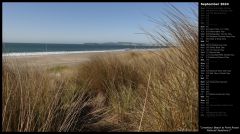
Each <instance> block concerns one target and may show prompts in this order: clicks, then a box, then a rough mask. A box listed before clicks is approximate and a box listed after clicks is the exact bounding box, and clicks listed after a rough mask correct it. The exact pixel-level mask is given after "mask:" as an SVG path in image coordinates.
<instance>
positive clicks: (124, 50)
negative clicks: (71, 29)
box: [2, 49, 159, 57]
mask: <svg viewBox="0 0 240 134" xmlns="http://www.w3.org/2000/svg"><path fill="white" fill-rule="evenodd" d="M154 50H159V49H117V50H99V51H95V50H94V51H52V52H12V53H2V56H3V57H12V56H14V57H17V56H44V55H65V54H84V53H107V52H129V51H130V52H132V51H133V52H136V51H154Z"/></svg>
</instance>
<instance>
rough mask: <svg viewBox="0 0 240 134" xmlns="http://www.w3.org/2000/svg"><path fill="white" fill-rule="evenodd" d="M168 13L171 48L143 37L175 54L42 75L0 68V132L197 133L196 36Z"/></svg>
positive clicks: (108, 60) (118, 58)
mask: <svg viewBox="0 0 240 134" xmlns="http://www.w3.org/2000/svg"><path fill="white" fill-rule="evenodd" d="M174 11H176V12H175V13H174V14H173V15H172V16H171V17H170V18H169V19H170V20H171V21H170V22H171V23H170V24H168V25H166V26H164V28H167V29H168V30H169V32H170V33H171V35H172V36H171V39H172V40H169V39H168V38H167V37H165V36H164V35H162V34H159V33H148V32H145V33H146V34H147V35H148V36H150V37H152V38H153V40H155V41H156V43H157V44H158V45H162V44H165V45H166V44H167V45H169V46H173V47H169V48H165V49H162V50H160V51H147V52H126V53H121V54H114V53H113V54H106V55H101V56H98V55H95V56H92V57H91V58H90V59H89V60H87V61H85V62H82V63H81V64H80V65H77V66H71V67H69V66H64V65H58V66H54V67H51V68H47V69H46V68H41V67H39V66H18V64H16V62H10V61H11V60H3V71H2V73H3V74H2V83H3V86H2V88H3V91H2V131H57V132H75V131H197V130H198V29H197V24H195V23H194V22H191V21H188V20H187V18H185V17H184V16H183V15H181V13H179V11H177V10H174ZM52 74H59V75H52Z"/></svg>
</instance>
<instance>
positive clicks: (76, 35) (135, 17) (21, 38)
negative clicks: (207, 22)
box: [3, 2, 198, 43]
mask: <svg viewBox="0 0 240 134" xmlns="http://www.w3.org/2000/svg"><path fill="white" fill-rule="evenodd" d="M171 4H173V5H174V6H176V7H177V8H179V9H180V10H182V11H183V12H184V13H186V14H188V15H189V16H190V17H193V16H191V14H190V11H191V10H190V8H192V9H194V10H198V9H197V6H196V5H194V4H193V3H183V2H182V3H171ZM169 7H170V6H169V3H164V2H163V3H160V2H158V3H157V2H155V3H153V2H152V3H146V2H145V3H3V42H29V43H33V42H38V43H86V42H99V43H102V42H118V41H124V42H125V41H126V42H139V43H149V42H150V40H149V39H148V38H147V37H146V35H143V34H136V33H141V32H142V31H141V27H143V28H144V29H146V30H149V31H151V30H153V29H154V26H155V24H154V23H152V22H150V21H149V19H148V18H147V17H146V16H145V15H149V16H152V17H154V18H158V19H159V20H164V19H165V18H164V13H166V11H167V10H169Z"/></svg>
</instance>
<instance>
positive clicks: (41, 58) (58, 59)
mask: <svg viewBox="0 0 240 134" xmlns="http://www.w3.org/2000/svg"><path fill="white" fill-rule="evenodd" d="M155 50H157V49H155ZM155 50H154V51H155ZM147 51H152V50H149V49H143V50H126V51H107V52H106V51H105V52H95V51H94V52H93V51H92V52H84V53H61V54H48V55H20V56H3V58H4V59H5V61H6V62H8V63H16V64H18V65H24V64H28V65H37V66H42V65H43V66H55V65H67V66H72V65H79V64H81V63H83V62H86V61H89V60H90V59H91V57H93V56H103V55H108V54H127V53H131V52H147Z"/></svg>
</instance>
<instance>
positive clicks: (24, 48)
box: [2, 43, 159, 56]
mask: <svg viewBox="0 0 240 134" xmlns="http://www.w3.org/2000/svg"><path fill="white" fill-rule="evenodd" d="M157 48H159V46H149V45H144V44H139V43H83V44H50V43H3V44H2V50H3V51H2V55H3V56H20V55H48V54H65V53H89V52H108V51H128V50H143V49H157Z"/></svg>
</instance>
